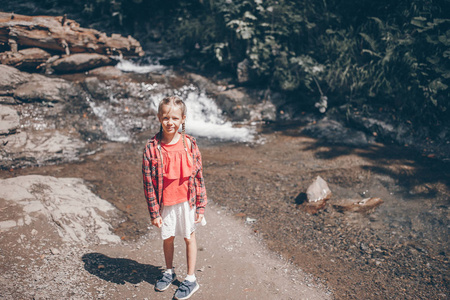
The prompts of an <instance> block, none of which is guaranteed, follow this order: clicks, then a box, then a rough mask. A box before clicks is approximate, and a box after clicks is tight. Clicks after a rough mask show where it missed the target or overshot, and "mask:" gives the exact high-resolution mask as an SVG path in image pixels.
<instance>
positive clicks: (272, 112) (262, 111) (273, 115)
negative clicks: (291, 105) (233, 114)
mask: <svg viewBox="0 0 450 300" xmlns="http://www.w3.org/2000/svg"><path fill="white" fill-rule="evenodd" d="M276 119H277V108H276V107H275V105H274V104H273V103H272V102H270V101H264V102H261V103H259V104H257V105H254V106H252V109H251V110H250V120H251V121H270V122H274V121H276Z"/></svg>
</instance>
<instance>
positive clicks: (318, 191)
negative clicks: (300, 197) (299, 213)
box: [301, 176, 332, 214]
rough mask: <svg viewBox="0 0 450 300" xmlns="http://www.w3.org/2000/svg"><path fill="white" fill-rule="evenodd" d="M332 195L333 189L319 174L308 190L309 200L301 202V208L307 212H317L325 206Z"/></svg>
mask: <svg viewBox="0 0 450 300" xmlns="http://www.w3.org/2000/svg"><path fill="white" fill-rule="evenodd" d="M331 196H332V193H331V190H330V188H329V187H328V185H327V183H326V182H325V180H323V179H322V177H320V176H317V177H316V179H315V180H314V182H313V183H312V184H311V185H310V186H309V187H308V189H307V190H306V197H307V201H305V202H304V203H303V204H301V208H302V209H303V210H304V211H306V212H307V213H310V214H316V213H317V212H318V211H319V210H321V209H323V208H325V205H326V201H327V200H328V199H330V198H331Z"/></svg>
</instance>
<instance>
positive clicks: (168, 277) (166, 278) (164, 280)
mask: <svg viewBox="0 0 450 300" xmlns="http://www.w3.org/2000/svg"><path fill="white" fill-rule="evenodd" d="M175 278H177V275H176V274H175V272H173V273H172V274H170V273H168V272H164V273H163V276H162V277H161V279H160V280H158V281H157V282H156V284H155V290H157V291H159V292H162V291H165V290H167V289H168V288H169V286H170V284H171V283H172V282H174V280H175Z"/></svg>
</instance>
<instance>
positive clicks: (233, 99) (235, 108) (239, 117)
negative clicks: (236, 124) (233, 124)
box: [216, 89, 250, 121]
mask: <svg viewBox="0 0 450 300" xmlns="http://www.w3.org/2000/svg"><path fill="white" fill-rule="evenodd" d="M248 98H249V96H248V95H247V94H245V93H244V92H242V91H240V90H239V89H231V90H227V91H224V92H221V93H219V94H218V95H217V99H216V102H217V104H218V105H219V107H220V108H221V109H222V110H223V112H224V113H225V114H226V115H228V116H229V117H230V119H231V120H233V121H244V120H248V119H249V118H250V112H249V111H248V110H247V109H245V107H244V103H246V102H248V101H249V99H248Z"/></svg>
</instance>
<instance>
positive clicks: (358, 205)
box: [332, 197, 383, 212]
mask: <svg viewBox="0 0 450 300" xmlns="http://www.w3.org/2000/svg"><path fill="white" fill-rule="evenodd" d="M382 203H383V200H381V199H380V198H377V197H371V198H365V199H341V200H337V201H333V202H332V206H333V207H334V208H336V209H337V210H338V211H341V212H345V211H351V212H372V211H373V210H374V209H375V208H377V207H378V206H380V205H381V204H382Z"/></svg>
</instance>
